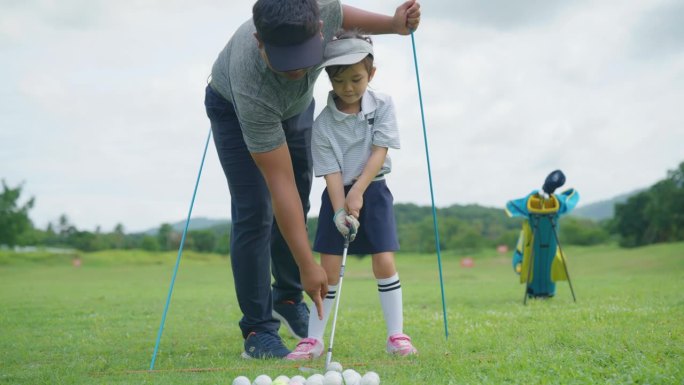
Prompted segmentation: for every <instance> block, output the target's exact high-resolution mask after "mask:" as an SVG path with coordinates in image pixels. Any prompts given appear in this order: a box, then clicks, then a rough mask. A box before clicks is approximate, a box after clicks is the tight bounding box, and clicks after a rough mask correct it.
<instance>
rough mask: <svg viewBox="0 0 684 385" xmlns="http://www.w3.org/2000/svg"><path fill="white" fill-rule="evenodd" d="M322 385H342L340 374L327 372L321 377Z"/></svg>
mask: <svg viewBox="0 0 684 385" xmlns="http://www.w3.org/2000/svg"><path fill="white" fill-rule="evenodd" d="M323 385H342V373H340V372H336V371H334V370H329V371H328V372H327V373H325V376H323Z"/></svg>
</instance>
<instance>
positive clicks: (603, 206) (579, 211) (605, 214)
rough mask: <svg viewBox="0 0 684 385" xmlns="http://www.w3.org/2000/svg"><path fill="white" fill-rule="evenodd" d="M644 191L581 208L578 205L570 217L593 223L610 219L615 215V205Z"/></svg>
mask: <svg viewBox="0 0 684 385" xmlns="http://www.w3.org/2000/svg"><path fill="white" fill-rule="evenodd" d="M644 190H646V189H639V190H635V191H632V192H629V193H625V194H621V195H618V196H616V197H615V198H612V199H608V200H605V201H599V202H595V203H589V204H587V205H584V206H582V205H581V204H580V206H579V207H577V208H576V209H575V210H574V211H573V212H572V214H571V215H572V216H575V217H580V218H587V219H592V220H595V221H602V220H604V219H610V218H612V217H613V215H614V214H615V204H617V203H624V202H626V201H627V199H629V197H631V196H632V195H636V194H638V193H640V192H642V191H644Z"/></svg>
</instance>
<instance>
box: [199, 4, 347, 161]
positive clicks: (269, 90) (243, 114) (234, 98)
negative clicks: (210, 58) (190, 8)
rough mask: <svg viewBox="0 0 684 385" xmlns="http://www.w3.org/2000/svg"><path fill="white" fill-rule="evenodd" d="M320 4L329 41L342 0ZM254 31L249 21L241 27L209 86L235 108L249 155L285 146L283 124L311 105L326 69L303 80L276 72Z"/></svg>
mask: <svg viewBox="0 0 684 385" xmlns="http://www.w3.org/2000/svg"><path fill="white" fill-rule="evenodd" d="M318 4H319V8H320V12H321V20H322V21H323V31H322V33H323V41H324V43H327V42H329V41H330V40H332V37H333V36H334V34H335V33H336V32H337V31H338V30H339V29H340V28H341V27H342V5H341V4H340V1H339V0H318ZM255 32H256V28H255V27H254V23H253V21H252V20H251V19H250V20H248V21H247V22H245V23H244V24H242V25H241V26H240V27H239V28H238V30H237V31H236V32H235V34H234V35H233V37H232V38H231V39H230V41H229V42H228V44H227V45H226V47H225V48H224V49H223V51H221V53H220V54H219V56H218V58H217V59H216V61H215V62H214V65H213V67H212V70H211V87H212V88H213V89H214V90H215V91H216V92H218V93H219V94H221V96H223V97H224V98H226V100H228V101H229V102H230V103H231V104H232V105H233V106H234V107H235V111H236V113H237V116H238V119H239V121H240V126H241V128H242V135H243V137H244V139H245V143H246V144H247V148H248V149H249V151H250V152H267V151H271V150H273V149H275V148H277V147H279V146H280V145H282V144H283V143H285V133H284V132H283V127H282V124H281V122H282V121H284V120H287V119H288V118H291V117H293V116H295V115H297V114H299V113H301V112H303V111H304V110H305V109H306V108H307V107H308V106H309V105H310V104H311V101H312V99H313V90H314V83H315V82H316V79H317V78H318V75H319V74H320V73H321V70H322V69H316V68H314V69H311V70H310V71H309V72H308V73H307V74H306V76H304V77H303V78H302V79H299V80H289V79H286V78H285V77H283V76H281V75H278V74H276V73H274V72H273V71H272V70H271V69H269V68H268V67H267V66H266V63H264V60H263V59H262V58H261V56H260V54H259V50H258V48H257V41H256V38H255V37H254V33H255Z"/></svg>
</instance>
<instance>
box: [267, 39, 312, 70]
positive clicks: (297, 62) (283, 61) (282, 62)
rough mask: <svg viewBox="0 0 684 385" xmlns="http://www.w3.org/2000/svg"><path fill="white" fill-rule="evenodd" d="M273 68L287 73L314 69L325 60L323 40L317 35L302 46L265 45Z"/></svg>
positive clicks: (301, 44)
mask: <svg viewBox="0 0 684 385" xmlns="http://www.w3.org/2000/svg"><path fill="white" fill-rule="evenodd" d="M264 48H265V49H266V55H267V56H268V61H269V63H270V64H271V68H273V69H274V70H276V71H280V72H286V71H294V70H298V69H303V68H309V67H313V66H315V65H317V64H319V63H320V62H321V60H323V38H322V37H321V35H320V34H318V33H317V34H315V35H314V36H312V37H311V38H310V39H308V40H305V41H303V42H302V43H300V44H295V45H287V46H274V45H271V44H268V43H264Z"/></svg>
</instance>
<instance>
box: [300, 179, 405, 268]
mask: <svg viewBox="0 0 684 385" xmlns="http://www.w3.org/2000/svg"><path fill="white" fill-rule="evenodd" d="M350 188H351V185H349V186H344V193H345V196H346V194H347V193H348V192H349V189H350ZM334 215H335V213H334V212H333V208H332V204H331V203H330V196H329V195H328V189H327V188H326V189H325V190H323V195H322V196H321V210H320V212H319V214H318V229H317V230H316V239H315V240H314V245H313V250H314V251H316V252H319V253H324V254H335V255H342V252H343V249H344V237H343V236H342V234H340V232H339V231H337V227H335V223H334V222H333V216H334ZM359 223H360V224H361V226H360V227H359V232H358V234H356V239H354V241H353V242H351V243H350V244H349V249H348V250H347V254H348V255H355V254H356V255H363V254H376V253H382V252H386V251H396V250H399V239H398V238H397V223H396V220H395V219H394V197H393V196H392V193H391V192H390V190H389V188H387V184H386V183H385V180H384V179H382V180H378V181H374V182H371V184H370V185H369V186H368V188H367V189H366V192H365V193H364V194H363V207H362V208H361V212H360V214H359Z"/></svg>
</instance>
